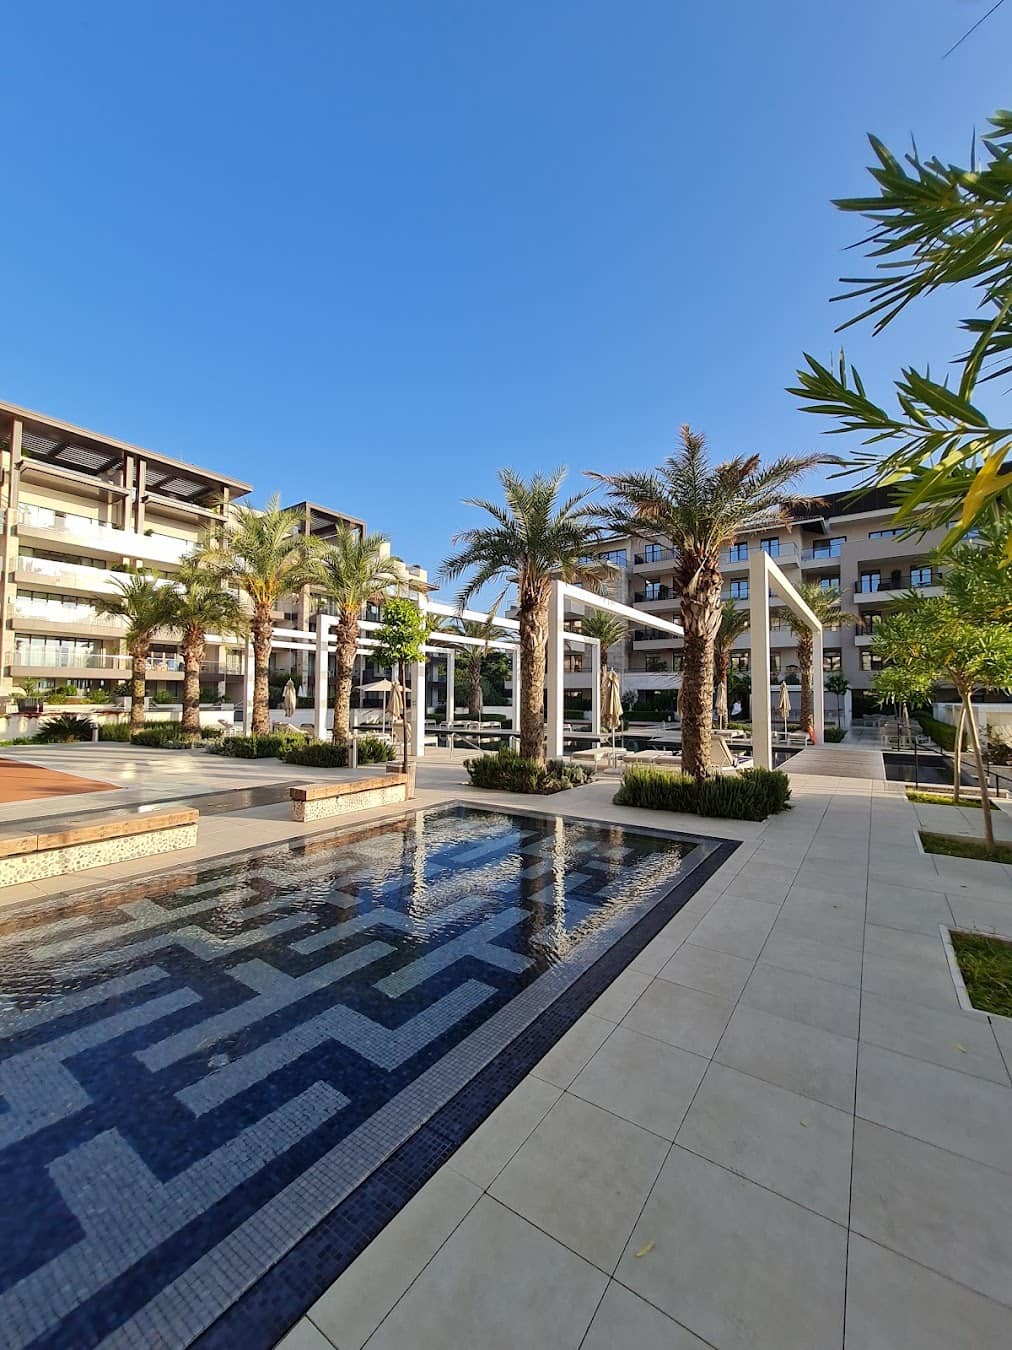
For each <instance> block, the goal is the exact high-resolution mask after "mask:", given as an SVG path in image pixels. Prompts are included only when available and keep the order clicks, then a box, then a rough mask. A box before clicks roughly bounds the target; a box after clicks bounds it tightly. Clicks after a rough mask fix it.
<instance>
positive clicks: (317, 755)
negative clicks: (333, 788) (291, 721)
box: [279, 740, 348, 769]
mask: <svg viewBox="0 0 1012 1350" xmlns="http://www.w3.org/2000/svg"><path fill="white" fill-rule="evenodd" d="M279 758H280V759H283V760H284V762H285V763H286V764H304V765H305V766H306V767H307V768H309V769H346V768H347V767H348V746H347V744H346V743H345V742H344V741H338V742H337V743H336V744H335V743H334V742H333V741H310V740H303V741H299V742H295V743H290V744H289V745H288V747H287V748H286V749H284V750H282V751H281V754H280V756H279Z"/></svg>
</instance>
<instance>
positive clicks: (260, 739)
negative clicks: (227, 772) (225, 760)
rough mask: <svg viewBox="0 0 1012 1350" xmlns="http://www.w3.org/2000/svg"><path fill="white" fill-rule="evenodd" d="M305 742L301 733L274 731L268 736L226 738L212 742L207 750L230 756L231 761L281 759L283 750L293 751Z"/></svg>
mask: <svg viewBox="0 0 1012 1350" xmlns="http://www.w3.org/2000/svg"><path fill="white" fill-rule="evenodd" d="M304 741H305V737H304V736H303V735H302V734H301V733H299V732H292V731H289V732H277V731H272V732H270V733H269V734H268V735H266V736H255V735H254V736H226V737H224V739H222V740H220V741H212V742H211V743H210V744H209V745H208V747H207V749H208V752H209V753H210V754H212V755H228V756H229V758H230V759H280V758H281V752H282V751H283V750H291V749H293V748H294V747H295V746H297V745H302V744H303V743H304Z"/></svg>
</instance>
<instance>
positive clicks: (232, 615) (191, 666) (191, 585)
mask: <svg viewBox="0 0 1012 1350" xmlns="http://www.w3.org/2000/svg"><path fill="white" fill-rule="evenodd" d="M173 580H174V583H175V584H174V585H173V586H170V587H169V588H168V589H169V592H170V595H171V597H172V601H171V605H172V618H171V623H172V626H173V628H178V629H180V630H181V632H182V635H183V716H182V721H181V724H180V730H181V731H183V732H188V733H190V734H192V735H196V734H197V733H198V732H199V731H200V666H201V662H202V661H203V659H204V646H205V642H206V639H207V634H208V633H209V632H218V633H222V634H226V633H227V634H229V635H231V636H239V635H240V634H245V633H246V631H247V628H248V618H247V615H246V612H245V610H244V609H243V606H242V602H241V601H240V600H239V597H238V596H237V595H236V594H235V592H234V591H231V590H228V589H226V588H225V587H223V586H222V585H221V583H220V582H219V581H218V580H217V578H216V577H215V576H214V575H213V573H211V572H209V571H208V570H207V569H206V568H204V567H201V566H200V565H199V564H198V563H197V562H195V561H193V560H187V561H186V562H184V564H183V566H182V567H181V568H180V569H179V572H178V573H177V574H176V576H175V577H174V578H173Z"/></svg>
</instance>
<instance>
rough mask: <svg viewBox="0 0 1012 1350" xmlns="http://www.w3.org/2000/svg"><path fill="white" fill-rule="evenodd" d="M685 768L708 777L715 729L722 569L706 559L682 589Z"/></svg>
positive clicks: (680, 706)
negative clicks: (715, 666)
mask: <svg viewBox="0 0 1012 1350" xmlns="http://www.w3.org/2000/svg"><path fill="white" fill-rule="evenodd" d="M681 609H682V627H683V628H684V630H685V638H684V642H683V646H682V687H681V689H680V691H679V695H678V711H679V714H680V716H681V719H682V771H683V772H684V773H688V774H691V775H692V776H693V778H705V777H706V775H707V773H708V772H709V769H710V736H711V733H712V729H713V648H714V639H715V638H716V635H717V629H718V628H719V627H720V569H719V567H718V566H717V565H716V564H715V563H714V564H713V565H708V564H707V562H706V561H704V562H703V563H701V565H700V566H699V567H698V568H697V569H696V570H695V572H694V573H693V574H692V575H691V576H690V579H689V581H688V584H687V585H686V586H685V587H684V589H683V590H682V606H681Z"/></svg>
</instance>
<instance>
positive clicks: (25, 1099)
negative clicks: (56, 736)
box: [0, 806, 733, 1347]
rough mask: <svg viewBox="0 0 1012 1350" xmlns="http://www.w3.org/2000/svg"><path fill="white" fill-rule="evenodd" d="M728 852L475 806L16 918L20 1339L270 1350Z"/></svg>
mask: <svg viewBox="0 0 1012 1350" xmlns="http://www.w3.org/2000/svg"><path fill="white" fill-rule="evenodd" d="M732 847H733V846H732V845H729V844H722V843H718V842H717V841H713V840H705V839H695V838H687V837H685V836H679V837H675V836H670V835H664V834H661V833H659V832H650V831H629V830H624V829H619V828H610V827H605V826H596V825H591V824H587V823H585V822H582V821H568V820H562V819H559V818H555V817H543V816H538V815H534V814H526V813H523V814H519V813H517V814H505V813H502V812H498V811H487V810H476V809H473V808H470V807H463V806H453V807H448V808H440V809H436V810H430V811H419V812H415V813H409V814H407V815H405V816H403V817H399V818H397V819H395V820H392V821H386V822H384V823H382V824H381V825H378V826H373V827H370V828H367V829H359V830H356V831H351V832H349V831H344V832H342V833H340V834H329V835H326V836H324V837H322V838H321V837H316V838H315V839H312V840H310V841H308V842H304V843H300V844H298V845H293V846H285V847H280V848H274V849H270V850H266V851H263V852H260V853H258V854H257V855H256V856H243V857H239V858H230V859H227V860H218V861H217V862H216V863H215V864H213V865H212V864H208V865H201V866H199V867H188V868H184V869H179V868H177V869H174V870H173V871H171V872H169V873H165V874H162V875H161V876H156V877H152V878H151V879H149V880H148V881H146V882H143V883H138V884H135V885H131V886H124V887H121V888H117V889H115V890H105V891H103V892H101V893H99V892H95V891H91V892H88V893H86V894H84V895H83V896H81V897H78V898H76V899H72V900H69V901H68V902H66V903H65V904H64V905H63V906H62V907H61V908H56V909H54V906H53V902H52V901H49V902H46V903H45V904H34V903H33V904H30V905H28V906H24V905H21V906H12V907H10V909H8V910H7V911H0V1032H2V1036H0V1195H2V1197H3V1204H2V1206H0V1345H3V1346H11V1347H22V1346H28V1345H32V1346H52V1347H66V1346H75V1347H77V1346H89V1345H96V1344H99V1343H108V1344H110V1345H124V1346H145V1347H147V1346H152V1345H159V1346H162V1345H165V1346H184V1345H188V1344H191V1343H193V1342H194V1341H196V1340H201V1341H202V1343H206V1344H214V1343H218V1344H221V1345H233V1344H235V1343H236V1341H237V1340H239V1339H242V1340H243V1341H244V1343H245V1344H247V1345H249V1346H258V1345H264V1346H269V1345H271V1344H273V1342H274V1340H275V1339H276V1338H277V1337H278V1336H279V1335H280V1334H281V1333H282V1332H283V1331H284V1330H285V1328H286V1327H287V1326H288V1325H289V1324H290V1323H291V1322H292V1321H293V1320H294V1319H295V1318H296V1317H297V1316H298V1315H299V1314H300V1313H301V1312H302V1311H303V1310H304V1309H305V1307H307V1306H308V1304H309V1303H310V1302H311V1301H312V1300H313V1299H314V1298H315V1297H317V1296H318V1295H319V1293H320V1292H322V1289H323V1288H325V1287H326V1285H327V1284H328V1283H329V1282H330V1281H331V1280H332V1279H333V1278H335V1277H336V1275H337V1274H338V1273H339V1272H340V1270H341V1269H342V1268H343V1267H344V1265H346V1264H347V1263H348V1261H349V1260H351V1259H352V1258H353V1257H354V1256H355V1255H356V1254H357V1252H358V1251H360V1250H361V1249H362V1247H363V1246H364V1245H365V1244H366V1243H367V1242H368V1241H369V1240H370V1239H371V1238H372V1237H373V1236H374V1235H375V1233H376V1232H377V1231H379V1229H380V1228H381V1227H382V1226H383V1224H384V1223H386V1222H387V1221H388V1220H389V1218H390V1217H392V1215H393V1214H394V1213H396V1212H397V1210H398V1209H399V1208H400V1207H401V1206H403V1204H404V1203H406V1201H407V1199H408V1198H410V1195H411V1194H412V1193H413V1191H414V1190H416V1189H417V1188H418V1186H420V1185H421V1184H422V1182H423V1181H424V1180H425V1179H426V1178H427V1177H428V1176H429V1175H431V1173H432V1172H433V1171H434V1170H435V1168H436V1167H438V1166H439V1165H440V1163H441V1162H442V1161H444V1160H445V1158H446V1157H448V1156H450V1154H451V1153H452V1152H453V1149H454V1148H456V1147H457V1146H458V1145H459V1144H460V1142H462V1140H463V1139H464V1138H466V1137H467V1134H469V1133H470V1132H471V1131H472V1130H473V1129H474V1128H475V1126H476V1125H477V1124H478V1123H480V1121H481V1120H482V1119H483V1118H484V1116H486V1115H487V1114H488V1112H489V1111H490V1110H492V1109H493V1108H494V1106H495V1105H496V1104H497V1103H498V1101H499V1100H501V1099H502V1097H504V1096H505V1095H506V1093H507V1092H508V1091H509V1090H510V1089H511V1088H512V1087H513V1086H514V1085H515V1084H516V1082H518V1081H519V1079H520V1078H521V1077H522V1076H523V1074H524V1073H526V1072H527V1071H528V1070H529V1069H530V1068H531V1067H532V1066H533V1064H534V1063H536V1061H537V1059H538V1058H540V1056H541V1055H542V1054H544V1053H545V1051H546V1050H547V1049H548V1048H550V1046H551V1044H553V1043H554V1041H555V1040H557V1039H558V1037H559V1035H561V1034H562V1033H563V1032H564V1031H565V1029H566V1028H567V1027H568V1026H569V1025H571V1024H572V1022H573V1021H574V1020H575V1018H576V1017H577V1016H578V1015H579V1014H580V1013H581V1012H582V1011H583V1010H584V1009H585V1008H586V1007H587V1006H589V1004H590V1002H591V1001H592V1000H593V999H594V998H595V997H596V996H597V995H598V994H599V993H600V992H601V991H602V989H603V988H604V987H605V986H606V985H607V983H609V982H610V980H611V979H613V978H614V976H615V975H616V974H617V973H618V971H619V970H620V969H621V968H622V967H623V966H624V965H626V964H627V963H628V961H629V960H630V959H631V958H632V957H633V955H635V952H636V951H638V950H639V949H640V948H641V947H642V946H643V945H644V943H645V942H646V941H648V940H649V938H650V937H651V936H653V934H654V933H655V932H656V931H657V930H658V929H659V928H660V927H661V926H662V925H663V924H664V923H665V922H667V920H668V918H669V917H670V916H671V914H673V913H674V912H676V910H677V909H678V908H679V907H680V906H681V905H682V904H684V903H685V900H686V899H688V897H689V895H691V893H692V891H693V890H694V889H695V887H696V886H698V884H700V881H701V880H702V879H703V877H704V876H705V875H709V873H710V872H712V870H713V868H714V867H715V866H716V865H719V862H720V861H722V860H723V858H724V857H725V856H726V854H727V852H728V851H730V849H731V848H732Z"/></svg>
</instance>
